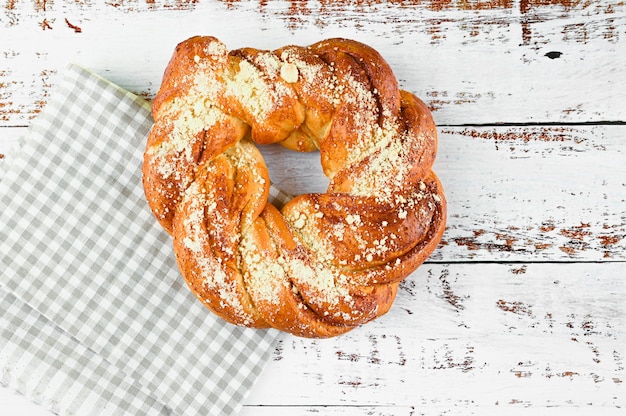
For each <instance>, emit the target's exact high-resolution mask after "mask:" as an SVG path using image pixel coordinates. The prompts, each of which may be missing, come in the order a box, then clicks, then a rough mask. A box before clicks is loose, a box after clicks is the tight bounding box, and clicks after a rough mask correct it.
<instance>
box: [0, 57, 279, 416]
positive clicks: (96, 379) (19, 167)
mask: <svg viewBox="0 0 626 416" xmlns="http://www.w3.org/2000/svg"><path fill="white" fill-rule="evenodd" d="M151 124H152V119H151V115H150V106H149V104H148V103H147V102H146V101H145V100H143V99H141V98H139V97H137V96H135V95H133V94H131V93H129V92H127V91H124V90H123V89H121V88H119V87H117V86H115V85H113V84H111V83H110V82H108V81H106V80H104V79H102V78H100V77H98V76H96V75H94V74H93V73H91V72H89V71H87V70H85V69H83V68H80V67H78V66H71V67H69V68H68V71H67V73H66V75H65V76H64V77H63V79H62V80H61V82H60V84H59V85H58V88H57V90H56V92H55V93H54V94H53V95H52V97H51V98H50V100H49V102H48V104H47V106H46V107H45V108H44V110H43V112H42V114H40V116H39V117H38V118H37V119H35V120H34V121H33V124H32V126H31V127H30V129H29V131H28V134H27V136H26V137H25V139H24V143H23V145H22V149H21V150H20V151H18V152H17V154H15V156H14V157H12V160H10V161H6V162H4V163H3V165H2V166H1V167H2V171H3V172H2V174H1V175H0V217H1V220H0V268H1V269H2V271H1V275H0V276H1V277H0V331H1V335H0V377H1V378H0V382H2V384H4V385H6V386H9V387H12V388H14V389H16V390H18V391H20V392H21V393H23V394H25V395H26V396H28V397H29V398H31V399H32V400H33V401H35V402H38V403H41V404H42V405H43V406H45V407H47V408H48V409H50V410H52V411H53V412H54V413H58V414H62V415H70V414H72V415H90V416H91V415H122V414H124V415H127V414H131V415H143V414H145V415H161V414H163V415H165V414H168V415H172V414H173V415H181V416H182V415H232V414H235V413H236V412H237V411H238V410H240V408H241V404H242V401H243V399H244V397H245V396H246V394H247V392H248V391H249V390H250V387H251V386H252V384H253V383H254V381H255V379H256V378H257V376H258V375H259V373H260V372H261V369H262V367H263V366H264V364H265V362H266V361H267V360H268V358H269V355H270V352H271V350H272V345H273V342H274V340H275V339H276V338H277V337H278V336H279V335H278V333H277V332H276V331H273V330H269V331H259V330H253V329H246V328H239V327H235V326H232V325H230V324H227V323H224V322H223V321H221V320H220V319H218V318H216V317H215V316H214V315H212V314H211V313H209V312H208V311H207V310H206V309H205V308H204V306H203V305H202V304H201V303H200V302H197V301H196V299H195V297H194V296H193V295H192V294H191V292H190V291H189V290H188V288H187V286H186V284H185V283H184V281H183V279H182V277H181V276H180V274H179V272H178V269H177V267H176V262H175V259H174V257H173V253H172V245H171V241H170V238H169V236H168V235H167V234H166V233H165V232H164V231H162V229H161V228H160V226H159V225H158V224H157V222H156V221H155V219H154V218H153V216H152V214H151V212H150V210H149V209H148V206H147V204H146V202H145V198H144V194H143V189H142V186H141V163H142V155H143V150H144V146H145V138H146V136H147V134H148V131H149V128H150V126H151ZM7 165H10V166H7ZM272 195H273V197H274V198H277V199H279V200H280V199H281V198H283V199H284V198H287V196H285V195H283V194H281V193H280V191H279V190H277V189H275V188H274V189H273V191H272ZM277 203H278V204H280V201H277Z"/></svg>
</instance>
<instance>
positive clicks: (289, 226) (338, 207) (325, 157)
mask: <svg viewBox="0 0 626 416" xmlns="http://www.w3.org/2000/svg"><path fill="white" fill-rule="evenodd" d="M152 114H153V117H154V126H153V128H152V130H151V132H150V135H149V137H148V140H147V146H146V151H145V154H144V163H143V184H144V190H145V194H146V198H147V201H148V203H149V206H150V208H151V210H152V212H153V213H154V215H155V217H156V218H157V220H158V221H159V223H160V224H161V226H162V227H163V228H164V229H165V230H166V231H167V232H168V233H169V234H170V235H171V236H172V238H173V247H174V252H175V254H176V259H177V262H178V266H179V268H180V271H181V274H182V275H183V277H184V278H185V280H186V282H187V284H188V285H189V287H190V289H191V290H192V291H193V293H194V294H195V295H196V296H197V297H198V299H199V300H200V301H201V302H202V303H203V304H204V305H205V306H206V307H207V308H208V309H210V310H211V311H213V312H214V313H215V314H216V315H218V316H220V317H221V318H223V319H225V320H227V321H228V322H231V323H233V324H236V325H242V326H247V327H253V328H269V327H272V328H276V329H279V330H281V331H286V332H290V333H292V334H295V335H298V336H303V337H332V336H336V335H340V334H343V333H345V332H347V331H349V330H351V329H353V328H356V327H358V326H360V325H362V324H364V323H366V322H369V321H371V320H372V319H375V318H377V317H379V316H381V315H383V314H385V313H386V312H387V311H389V309H390V307H391V306H392V304H393V301H394V299H395V296H396V293H397V291H398V285H399V283H400V282H401V281H402V280H403V279H405V278H406V277H407V276H408V275H409V274H410V273H411V272H413V271H414V270H415V269H417V267H418V266H419V265H420V264H422V263H423V262H424V260H425V259H426V258H427V257H428V256H429V255H430V254H431V253H432V252H433V250H434V249H435V248H436V246H437V244H438V243H439V241H440V239H441V236H442V234H443V231H444V228H445V219H446V202H445V196H444V193H443V188H442V186H441V183H440V182H439V180H438V179H437V177H436V176H435V174H434V172H433V171H432V166H433V162H434V160H435V155H436V151H437V132H436V126H435V123H434V121H433V119H432V116H431V113H430V111H429V110H428V108H427V107H426V105H425V104H424V103H423V102H422V101H421V100H419V99H418V98H417V97H416V96H415V95H413V94H412V93H409V92H407V91H404V90H400V89H399V87H398V83H397V80H396V78H395V76H394V74H393V72H392V70H391V68H390V67H389V65H388V64H387V62H386V61H385V60H384V59H383V57H382V56H381V55H380V54H379V53H378V52H377V51H376V50H374V49H373V48H371V47H369V46H367V45H364V44H362V43H360V42H357V41H354V40H349V39H328V40H324V41H321V42H318V43H315V44H313V45H309V46H305V47H301V46H285V47H283V48H280V49H277V50H273V51H267V50H258V49H253V48H242V49H235V50H230V51H229V50H228V49H227V48H226V46H225V45H224V44H223V43H222V42H221V41H219V40H218V39H216V38H214V37H209V36H196V37H192V38H190V39H187V40H186V41H184V42H182V43H180V44H179V45H178V46H177V47H176V50H175V52H174V54H173V56H172V58H171V60H170V62H169V64H168V66H167V68H166V70H165V74H164V76H163V81H162V84H161V87H160V89H159V92H158V94H157V96H156V97H155V99H154V101H153V105H152ZM270 143H279V144H280V145H282V146H284V147H285V148H287V149H290V150H294V151H300V152H309V151H319V159H320V164H321V168H322V170H323V172H324V175H325V176H326V177H327V178H328V181H329V185H328V189H327V190H326V192H324V193H307V194H303V195H299V196H296V197H294V198H292V199H289V198H284V197H283V198H280V193H279V192H277V191H276V189H274V188H273V187H272V185H271V184H270V178H269V174H268V170H267V166H266V164H265V160H264V159H263V157H262V154H261V152H260V151H259V149H258V147H257V145H265V144H270Z"/></svg>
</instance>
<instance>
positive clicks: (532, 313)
mask: <svg viewBox="0 0 626 416" xmlns="http://www.w3.org/2000/svg"><path fill="white" fill-rule="evenodd" d="M625 290H626V283H625V281H624V279H623V266H622V265H621V264H619V263H608V264H591V263H582V264H581V263H578V264H517V263H516V264H442V265H427V266H425V267H423V268H422V269H420V270H419V271H418V272H416V273H415V274H414V275H412V276H411V277H409V279H408V280H407V281H406V282H404V283H403V284H402V288H401V290H400V292H399V295H398V299H397V300H396V303H395V304H394V306H393V308H392V310H391V311H390V312H389V313H388V314H387V315H386V316H384V317H382V318H381V319H380V320H378V321H376V322H374V323H370V324H369V325H367V326H365V327H364V328H361V329H359V330H355V331H353V332H352V333H349V334H347V335H344V336H342V337H340V338H337V339H331V340H302V339H296V338H293V337H285V339H284V340H283V341H282V342H281V343H280V345H279V346H278V348H277V350H276V351H275V353H274V356H273V362H272V363H271V365H268V367H267V368H266V370H265V372H264V373H263V375H262V378H261V379H260V380H259V383H258V385H257V386H256V387H255V389H254V390H253V392H252V394H251V396H250V397H249V399H248V401H247V404H248V405H251V406H262V407H263V406H275V405H287V406H320V405H327V406H346V407H348V408H349V407H350V406H389V407H396V406H397V407H398V408H399V409H401V412H402V411H405V413H410V412H406V408H407V407H408V408H411V407H413V408H414V409H411V410H415V413H419V412H420V410H421V409H430V412H432V411H433V410H434V411H435V412H437V409H440V410H441V411H444V410H450V409H453V408H455V409H456V408H463V407H469V409H470V410H472V411H476V412H477V413H480V412H479V410H480V409H482V408H483V407H490V408H492V409H493V410H496V409H500V410H501V411H504V412H506V413H507V414H508V411H509V410H512V411H515V409H524V408H535V409H537V408H539V409H543V408H546V407H556V408H558V407H566V408H568V409H571V408H576V407H583V408H584V407H586V406H594V410H595V409H596V407H598V408H612V409H614V410H615V409H619V408H623V407H624V406H625V405H626V394H625V393H626V384H625V383H624V380H625V377H626V371H625V369H624V359H625V356H626V349H625V348H626V347H625V345H626V342H624V341H625V339H624V337H625V336H626V315H625V314H624V312H625V311H624V304H623V293H624V291H625ZM294 380H297V382H294ZM402 409H404V410H402ZM430 412H428V411H427V413H430ZM301 414H305V412H302V413H301ZM383 414H384V413H383ZM401 414H402V413H401ZM464 414H465V413H464ZM467 414H471V412H467Z"/></svg>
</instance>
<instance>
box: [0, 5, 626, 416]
mask: <svg viewBox="0 0 626 416" xmlns="http://www.w3.org/2000/svg"><path fill="white" fill-rule="evenodd" d="M0 7H2V11H1V12H0V154H1V155H2V157H3V158H4V159H7V160H8V159H9V158H10V157H11V148H12V147H14V144H15V143H17V142H18V141H19V137H20V135H21V134H22V133H23V131H24V129H25V127H26V126H27V125H28V124H29V122H30V120H31V119H32V118H33V117H35V116H36V115H37V113H38V112H39V111H40V110H41V108H42V107H43V106H45V104H46V100H47V98H48V97H49V95H50V93H51V90H52V89H53V88H54V86H55V82H56V79H57V76H58V75H59V74H60V72H62V70H63V68H64V67H65V66H66V65H67V64H68V63H69V62H75V63H79V64H81V65H83V66H85V67H88V68H90V69H92V70H93V71H95V72H97V73H99V74H101V75H102V76H104V77H106V78H108V79H110V80H111V81H113V82H115V83H117V84H119V85H121V86H123V87H125V88H127V89H129V90H131V91H133V92H135V93H137V94H140V95H142V96H145V97H147V98H151V97H152V96H154V94H155V93H156V91H157V89H158V87H159V84H160V78H161V75H162V72H163V69H164V67H165V64H166V63H167V60H168V59H169V57H170V55H171V52H172V50H173V48H174V46H175V45H176V43H178V42H179V41H181V40H183V39H185V38H187V37H188V36H191V35H195V34H211V35H215V36H217V37H219V38H221V39H222V40H224V41H225V42H226V43H227V44H228V46H229V47H231V48H235V47H242V46H254V47H258V48H275V47H279V46H282V45H285V44H290V43H297V44H308V43H312V42H315V41H317V40H320V39H323V38H327V37H334V36H343V37H351V38H355V39H358V40H361V41H363V42H366V43H369V44H370V45H372V46H374V47H375V48H377V49H378V50H379V51H381V52H382V54H383V55H384V56H385V58H386V59H387V60H388V61H389V63H390V64H391V66H392V67H393V68H394V70H395V72H396V74H397V76H398V79H399V81H400V84H401V86H402V87H403V88H404V89H407V90H411V91H413V92H414V93H416V94H417V95H418V96H420V97H421V98H422V99H423V100H424V101H425V102H426V103H427V104H428V105H429V106H430V108H431V109H432V110H433V115H434V117H435V120H436V121H437V123H438V126H439V133H440V142H439V144H440V145H439V154H438V159H437V162H436V166H435V170H436V172H437V173H438V175H439V176H440V178H441V180H442V182H443V184H444V187H445V189H446V194H447V197H448V200H449V218H448V227H447V229H446V233H445V235H444V238H443V241H442V243H441V245H440V246H439V248H438V249H437V251H436V252H435V253H434V254H433V256H432V257H431V258H430V260H429V261H428V262H427V263H426V264H424V265H423V266H422V267H421V268H420V269H419V270H418V271H417V272H415V273H414V274H413V275H411V276H410V277H409V278H408V279H407V280H406V281H405V282H404V283H403V284H402V288H401V291H400V293H399V295H398V299H397V301H396V304H395V305H394V307H393V309H392V310H391V311H390V312H389V314H387V315H386V316H384V317H383V318H382V319H380V320H378V321H377V322H374V323H372V324H370V325H368V326H366V327H364V328H361V329H359V330H356V331H354V332H352V333H350V334H348V335H346V336H343V337H340V338H337V339H332V340H324V341H322V340H302V339H295V338H289V337H288V338H285V340H283V341H282V342H281V343H280V344H279V345H278V348H277V349H276V350H275V351H274V352H273V355H272V360H271V362H270V363H269V364H268V366H267V368H266V370H265V371H264V373H263V374H262V377H261V379H260V381H259V383H258V384H257V386H255V388H254V390H253V391H252V392H251V394H250V396H249V397H248V399H247V402H246V405H245V407H244V411H243V414H244V415H246V416H248V415H308V414H328V415H339V414H341V415H417V414H459V415H469V414H491V413H495V412H498V413H500V412H502V413H504V414H510V415H535V414H545V415H556V414H558V415H561V414H568V415H570V414H594V415H595V414H605V415H617V414H623V412H624V408H625V407H626V370H625V365H626V314H625V312H626V310H625V307H624V300H625V298H626V283H625V271H624V270H625V268H626V267H625V266H626V98H625V97H626V5H625V3H624V2H623V1H622V0H606V1H593V0H484V1H480V0H469V1H467V0H465V1H461V0H432V1H427V0H422V1H420V0H413V1H394V2H389V3H387V2H382V1H376V0H369V1H346V2H330V1H275V2H274V1H252V2H244V1H213V2H211V1H200V0H189V1H183V0H167V1H158V0H156V1H155V0H134V1H133V0H85V1H83V0H76V1H70V0H67V1H58V0H57V1H51V0H48V1H46V0H29V1H26V0H7V1H5V2H3V4H2V6H0ZM263 151H264V153H265V154H266V157H267V160H268V164H269V165H270V168H271V169H270V170H271V176H272V179H273V180H274V181H275V182H276V183H278V185H279V186H281V187H283V188H284V189H286V190H287V191H289V192H292V193H294V194H297V193H301V192H307V191H311V190H323V189H324V184H325V183H326V182H325V181H326V179H325V178H324V177H323V176H322V175H321V170H320V169H319V167H318V160H317V158H316V155H315V154H306V155H299V154H292V153H288V152H286V151H284V150H281V149H279V148H276V147H269V148H267V149H264V150H263ZM1 166H2V165H1V164H0V167H1ZM27 413H28V414H33V415H35V414H41V415H45V414H47V413H46V412H45V411H43V410H42V409H39V408H37V407H36V406H34V405H32V404H30V403H29V402H27V401H26V400H25V399H24V398H22V397H20V396H19V395H16V394H14V393H13V392H10V391H8V390H6V389H0V414H2V415H5V414H7V415H10V414H27Z"/></svg>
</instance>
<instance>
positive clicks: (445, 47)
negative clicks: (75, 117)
mask: <svg viewBox="0 0 626 416" xmlns="http://www.w3.org/2000/svg"><path fill="white" fill-rule="evenodd" d="M2 11H3V14H0V19H2V20H1V21H0V30H1V31H2V35H1V37H2V43H1V44H0V56H1V57H2V58H4V59H1V60H0V123H1V125H4V126H6V125H25V124H28V121H29V120H30V119H31V118H32V117H33V116H34V115H36V114H37V113H38V112H39V111H40V110H41V107H42V106H43V105H44V104H45V102H46V100H47V98H48V95H49V94H50V90H51V87H52V86H53V85H54V82H55V78H56V75H57V74H58V72H59V71H61V70H62V69H63V68H64V67H65V65H66V64H67V63H68V62H76V63H79V64H82V65H84V66H87V67H89V68H91V69H93V70H95V71H96V72H98V73H99V74H101V75H103V76H105V77H107V78H109V79H111V80H112V81H114V82H117V83H119V84H120V85H122V86H124V87H126V88H128V89H130V90H131V91H133V92H136V93H138V94H141V95H144V96H147V97H152V96H153V95H154V94H155V93H156V91H157V89H158V86H159V84H160V81H161V75H162V73H163V69H164V68H165V65H166V63H167V60H168V59H169V57H170V55H171V53H172V51H173V48H174V46H175V45H176V43H177V42H179V41H181V40H183V39H184V38H186V37H188V36H192V35H195V34H212V35H216V36H218V37H220V38H222V39H223V40H224V41H226V42H227V44H228V46H229V47H231V48H235V47H242V46H255V47H259V48H274V47H278V46H282V45H284V44H288V43H298V44H308V43H312V42H315V41H317V40H320V39H322V38H326V37H332V36H344V37H353V38H356V39H359V40H361V41H363V42H366V43H369V44H371V45H372V46H374V47H375V48H377V49H378V50H380V51H381V52H382V53H383V55H384V56H385V58H387V60H388V61H389V63H390V64H391V65H392V67H393V68H394V70H395V72H396V74H397V76H398V78H399V80H400V84H401V86H402V87H403V88H405V89H408V90H411V91H413V92H415V93H417V94H418V95H419V96H420V97H422V98H423V99H424V100H425V101H426V102H427V103H428V104H429V106H430V107H431V108H432V109H433V110H434V112H435V115H436V117H437V119H438V122H439V123H440V124H476V123H481V124H482V123H498V122H513V123H521V122H578V121H605V120H613V121H615V120H621V121H624V120H626V106H624V105H623V96H624V95H626V83H624V81H623V80H624V79H625V78H626V76H625V75H626V74H625V71H626V36H625V34H626V32H625V29H624V28H626V5H625V4H624V3H623V2H621V1H618V0H603V1H598V2H583V1H577V0H568V1H563V0H548V1H546V0H536V1H528V0H520V1H512V0H511V1H495V2H492V1H487V2H483V1H470V2H465V1H463V2H462V1H434V0H433V1H418V0H415V1H401V2H389V3H387V2H381V1H368V2H361V1H353V2H326V1H304V2H291V1H277V2H263V1H259V2H254V1H253V2H236V1H234V2H233V1H225V2H197V3H196V2H185V1H166V2H158V4H157V3H155V2H142V1H120V2H109V1H102V0H101V1H96V2H88V3H84V4H83V3H67V2H61V3H58V2H26V1H24V2H17V1H9V2H6V3H5V4H4V6H3V10H2ZM181 22H184V24H183V23H181ZM366 22H367V24H365V23H366ZM155 28H158V30H155ZM233 28H240V29H237V30H233ZM77 29H80V30H77ZM100 39H106V41H105V42H101V41H100ZM96 45H97V46H96Z"/></svg>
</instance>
